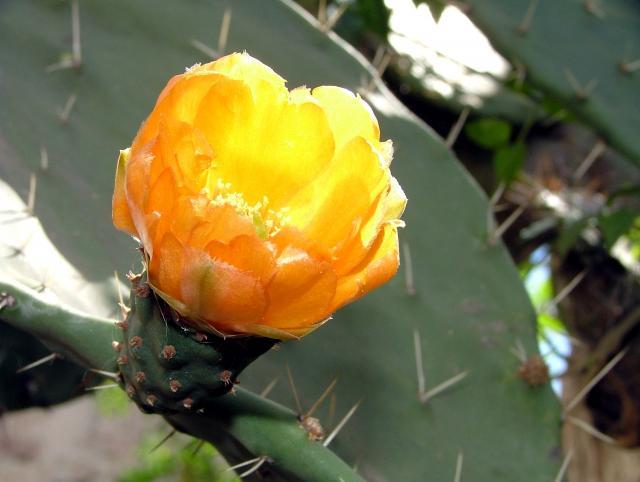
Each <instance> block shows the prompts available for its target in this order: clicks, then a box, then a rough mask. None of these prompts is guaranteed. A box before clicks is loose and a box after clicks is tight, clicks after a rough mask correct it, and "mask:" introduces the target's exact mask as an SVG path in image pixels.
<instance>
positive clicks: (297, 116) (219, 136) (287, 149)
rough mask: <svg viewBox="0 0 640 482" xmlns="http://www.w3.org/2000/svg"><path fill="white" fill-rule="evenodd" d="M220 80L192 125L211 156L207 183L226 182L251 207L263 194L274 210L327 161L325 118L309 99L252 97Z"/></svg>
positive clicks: (236, 85) (329, 152) (329, 137)
mask: <svg viewBox="0 0 640 482" xmlns="http://www.w3.org/2000/svg"><path fill="white" fill-rule="evenodd" d="M223 83H224V86H220V88H216V89H212V90H211V91H210V92H209V93H208V94H207V95H206V97H205V98H204V99H203V100H202V103H201V105H200V111H199V114H198V116H197V117H196V119H195V124H194V125H195V127H196V128H198V129H199V130H201V131H202V132H203V133H204V135H205V137H206V138H207V140H208V142H209V144H210V145H211V148H212V149H213V151H214V152H215V155H216V158H215V167H212V169H211V172H210V174H211V177H210V183H211V186H215V185H216V184H217V183H218V182H223V183H229V184H230V189H231V190H232V191H234V192H241V193H243V195H244V199H245V200H246V201H247V202H248V203H249V204H252V205H253V204H255V203H257V202H261V201H263V198H264V197H265V195H266V196H267V198H268V204H269V206H270V207H272V208H273V209H280V208H281V207H283V206H284V205H285V204H286V202H287V200H288V199H289V198H290V197H291V196H293V195H294V194H295V193H296V192H298V191H299V190H300V189H302V188H303V187H305V186H306V185H307V184H309V183H310V182H311V181H312V180H313V179H314V178H316V177H317V176H318V175H319V174H320V173H321V172H322V171H323V170H324V169H325V168H326V166H327V165H328V163H329V162H330V160H331V158H332V156H333V137H332V134H331V129H330V127H329V124H328V122H327V118H326V116H325V114H324V112H323V111H322V109H321V108H320V107H319V106H318V105H317V104H316V103H315V102H311V101H308V102H307V101H302V102H300V101H299V100H300V97H298V96H295V98H294V99H293V100H290V99H288V98H287V97H286V96H285V97H278V96H270V97H268V98H265V99H262V100H260V101H258V100H255V101H254V98H253V96H252V94H251V92H250V90H249V89H248V88H247V86H245V85H244V84H243V83H241V82H239V81H235V80H229V79H227V80H225V81H224V82H223ZM222 87H224V88H222ZM267 146H268V147H267ZM211 190H213V189H212V188H210V191H211Z"/></svg>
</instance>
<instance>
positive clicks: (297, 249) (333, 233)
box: [113, 53, 406, 406]
mask: <svg viewBox="0 0 640 482" xmlns="http://www.w3.org/2000/svg"><path fill="white" fill-rule="evenodd" d="M392 150H393V149H392V145H391V142H390V141H386V142H381V141H380V130H379V126H378V122H377V120H376V118H375V116H374V114H373V112H372V111H371V109H370V107H369V106H368V105H367V104H366V103H365V102H364V101H363V100H362V99H361V98H360V97H359V96H357V95H354V94H353V93H351V92H349V91H347V90H345V89H342V88H338V87H318V88H316V89H313V90H310V89H307V88H304V87H301V88H297V89H294V90H292V91H289V90H287V88H286V87H285V80H284V79H283V78H281V77H280V76H279V75H277V74H276V73H275V72H274V71H273V70H271V69H270V68H269V67H267V66H265V65H264V64H262V63H261V62H259V61H257V60H256V59H254V58H252V57H251V56H249V55H248V54H246V53H244V54H232V55H228V56H226V57H223V58H221V59H219V60H217V61H215V62H212V63H208V64H204V65H195V66H194V67H192V68H190V69H187V71H186V72H185V73H184V74H181V75H176V76H175V77H173V78H172V79H171V80H170V81H169V83H168V84H167V86H166V87H165V89H164V90H163V91H162V93H161V94H160V97H159V98H158V101H157V103H156V105H155V107H154V109H153V111H152V113H151V114H150V116H149V117H148V118H147V120H146V121H145V122H144V123H143V125H142V127H141V128H140V130H139V132H138V134H137V136H136V137H135V139H134V140H133V143H132V145H131V147H130V148H128V149H125V150H123V151H121V155H120V158H119V160H118V167H117V173H116V182H115V192H114V195H113V222H114V224H115V225H116V227H118V228H119V229H121V230H123V231H126V232H128V233H130V234H131V235H133V236H134V237H136V238H137V239H138V240H139V241H140V243H141V245H142V249H143V252H144V256H145V263H146V269H147V273H148V282H149V286H150V287H151V289H152V290H153V292H154V296H153V297H151V298H146V299H151V300H154V299H156V296H157V297H158V298H160V299H162V300H163V301H164V302H165V303H166V304H168V305H169V306H170V307H171V308H172V309H173V310H174V311H175V313H177V314H179V317H180V319H181V321H182V322H183V323H185V324H186V325H189V326H191V327H192V328H194V329H196V330H197V331H200V332H204V333H209V334H214V335H223V336H227V335H256V336H260V337H267V338H271V339H274V340H282V339H291V338H299V337H301V336H303V335H305V334H307V333H309V332H310V331H312V330H313V329H315V328H317V327H318V326H320V325H321V324H322V323H323V322H324V321H325V320H327V319H328V318H329V317H330V316H331V314H332V313H333V312H334V311H335V310H337V309H338V308H340V307H342V306H344V305H346V304H347V303H350V302H352V301H354V300H356V299H357V298H359V297H361V296H362V295H364V294H365V293H367V292H369V291H371V290H373V289H374V288H376V287H378V286H379V285H381V284H382V283H384V282H386V281H387V280H389V279H390V278H391V277H392V276H393V275H394V274H395V273H396V271H397V268H398V235H397V228H398V227H399V226H401V225H402V221H400V220H399V218H400V216H401V214H402V212H403V210H404V207H405V204H406V198H405V196H404V193H403V192H402V189H401V188H400V186H399V184H398V183H397V182H396V180H395V178H394V177H393V176H392V175H391V173H390V171H389V164H390V162H391V158H392ZM137 299H138V300H139V299H145V298H142V297H140V296H138V297H137ZM149 309H151V308H149ZM161 328H162V331H163V332H164V327H161ZM129 329H130V328H129ZM141 329H142V328H141ZM143 331H145V330H143ZM135 336H139V337H140V339H141V340H142V345H141V346H137V343H138V342H137V341H135V342H133V343H134V344H133V345H129V344H128V343H126V344H125V349H126V351H127V352H128V353H127V354H126V356H127V357H128V358H127V359H124V358H123V359H122V361H126V362H127V363H128V365H127V364H123V365H122V366H133V365H132V362H133V361H134V359H135V357H132V354H135V352H136V350H146V349H147V348H146V346H145V336H143V335H142V334H140V333H137V332H136V333H135ZM135 340H138V339H137V338H136V339H135ZM247 343H253V341H248V342H247ZM160 348H162V347H160ZM157 349H158V347H154V350H157ZM175 349H176V354H175V357H174V358H171V359H167V360H165V361H164V362H163V361H162V360H156V361H158V362H161V364H162V363H164V364H170V363H173V360H182V358H181V357H182V356H183V355H182V354H181V352H180V350H179V349H178V347H177V346H176V347H175ZM122 356H125V355H122ZM138 368H140V367H138V366H136V367H135V370H137V369H138ZM132 370H134V368H132ZM229 370H230V372H231V373H232V376H233V374H234V373H235V372H234V370H233V369H232V368H229ZM141 371H142V372H143V373H144V374H145V378H146V379H147V380H148V379H149V377H150V376H152V374H151V373H148V371H144V370H141ZM131 375H133V378H132V379H133V380H135V374H134V373H132V374H131ZM140 378H142V377H140ZM164 382H166V383H165V385H166V387H165V388H166V390H167V393H166V394H165V395H167V396H169V395H170V396H171V397H173V396H174V395H176V394H178V393H180V392H181V391H182V390H185V389H186V387H187V386H189V381H188V380H176V382H175V383H173V385H172V386H173V388H174V389H175V390H173V389H170V388H169V384H170V382H171V380H170V379H167V380H164ZM178 383H179V384H180V385H178ZM223 383H224V382H223ZM226 385H228V384H226ZM156 396H157V395H156ZM176 396H177V395H176ZM194 400H195V399H194ZM147 402H148V405H150V406H151V405H154V403H156V402H157V400H156V399H154V398H153V397H152V398H150V399H148V400H147Z"/></svg>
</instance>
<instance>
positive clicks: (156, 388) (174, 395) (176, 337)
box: [113, 275, 275, 413]
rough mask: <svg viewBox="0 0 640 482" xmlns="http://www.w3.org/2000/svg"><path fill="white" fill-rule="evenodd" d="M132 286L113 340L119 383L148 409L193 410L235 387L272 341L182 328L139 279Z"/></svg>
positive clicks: (174, 315)
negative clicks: (224, 336) (117, 336)
mask: <svg viewBox="0 0 640 482" xmlns="http://www.w3.org/2000/svg"><path fill="white" fill-rule="evenodd" d="M140 277H141V275H134V276H130V279H131V281H132V284H133V290H132V291H131V296H130V300H131V301H130V303H131V306H130V307H129V309H128V311H129V312H128V314H127V317H126V318H125V319H124V320H123V321H120V322H117V326H118V327H119V328H120V329H121V330H122V333H123V336H122V342H118V341H114V343H113V346H114V349H115V350H116V351H117V353H118V357H117V364H118V367H119V375H120V380H121V383H122V384H123V387H124V389H125V391H126V392H127V394H128V395H129V397H130V398H131V399H132V400H133V401H135V403H136V404H137V405H138V407H140V409H141V410H143V411H145V412H147V413H176V412H186V413H196V412H203V411H204V407H205V406H206V405H207V403H208V402H209V401H210V400H211V398H215V397H218V396H222V395H225V394H227V393H229V392H230V391H232V390H233V385H234V384H235V383H237V382H238V380H237V378H238V375H239V374H240V372H241V371H242V370H243V369H244V368H245V367H246V366H247V365H248V364H249V363H251V362H252V361H254V360H255V359H256V358H257V357H259V356H260V355H262V354H263V353H264V352H266V351H267V350H269V348H271V347H272V346H273V345H274V343H275V340H271V339H267V338H260V337H237V338H227V339H222V338H219V337H216V336H211V335H209V336H207V335H205V334H202V333H197V332H194V331H192V330H190V329H188V328H186V327H182V326H180V324H179V323H180V320H179V318H177V317H176V313H175V312H174V311H173V310H171V309H170V308H169V307H168V306H167V305H166V303H164V302H163V301H162V300H161V299H159V298H157V297H156V296H155V295H154V294H153V293H152V292H151V290H150V288H149V287H148V286H147V285H146V284H145V283H143V282H142V281H141V280H140Z"/></svg>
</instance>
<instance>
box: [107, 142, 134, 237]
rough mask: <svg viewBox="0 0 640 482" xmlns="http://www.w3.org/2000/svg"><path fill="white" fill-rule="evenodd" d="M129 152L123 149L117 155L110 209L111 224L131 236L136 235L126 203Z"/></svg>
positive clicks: (129, 150)
mask: <svg viewBox="0 0 640 482" xmlns="http://www.w3.org/2000/svg"><path fill="white" fill-rule="evenodd" d="M130 154H131V149H123V150H121V151H120V155H119V156H118V164H117V167H116V182H115V188H114V190H113V200H112V211H111V216H112V219H113V224H114V225H115V227H116V228H118V229H120V230H122V231H126V232H127V233H129V234H131V235H132V236H138V231H137V230H136V226H135V224H133V219H132V218H131V213H130V212H129V206H128V205H127V197H126V193H125V180H126V169H127V162H128V161H129V157H130Z"/></svg>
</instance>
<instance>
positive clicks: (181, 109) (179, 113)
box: [131, 73, 222, 151]
mask: <svg viewBox="0 0 640 482" xmlns="http://www.w3.org/2000/svg"><path fill="white" fill-rule="evenodd" d="M221 77H222V76H221V75H219V74H215V73H210V74H208V75H193V76H187V75H185V74H182V75H177V76H175V77H173V78H172V79H171V81H169V83H168V84H167V86H166V87H165V88H164V90H163V91H162V93H161V94H160V97H159V98H158V100H157V102H156V105H155V107H154V108H153V111H152V112H151V115H149V117H148V118H147V120H145V122H144V123H143V124H142V126H141V128H140V130H139V131H138V134H137V135H136V138H135V139H134V141H133V144H132V146H131V147H132V149H133V150H134V151H136V150H138V149H140V148H142V146H144V145H146V144H147V143H148V142H149V141H151V140H152V139H153V138H154V137H156V136H157V135H158V132H159V131H160V124H161V122H162V121H163V120H164V119H171V120H172V121H176V122H184V123H185V124H192V123H193V119H194V117H195V115H196V113H197V110H198V107H199V105H200V101H201V100H202V98H203V97H204V96H205V94H206V93H207V92H208V91H209V89H210V88H211V86H212V85H214V84H215V83H216V82H217V81H218V80H219V79H220V78H221Z"/></svg>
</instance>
